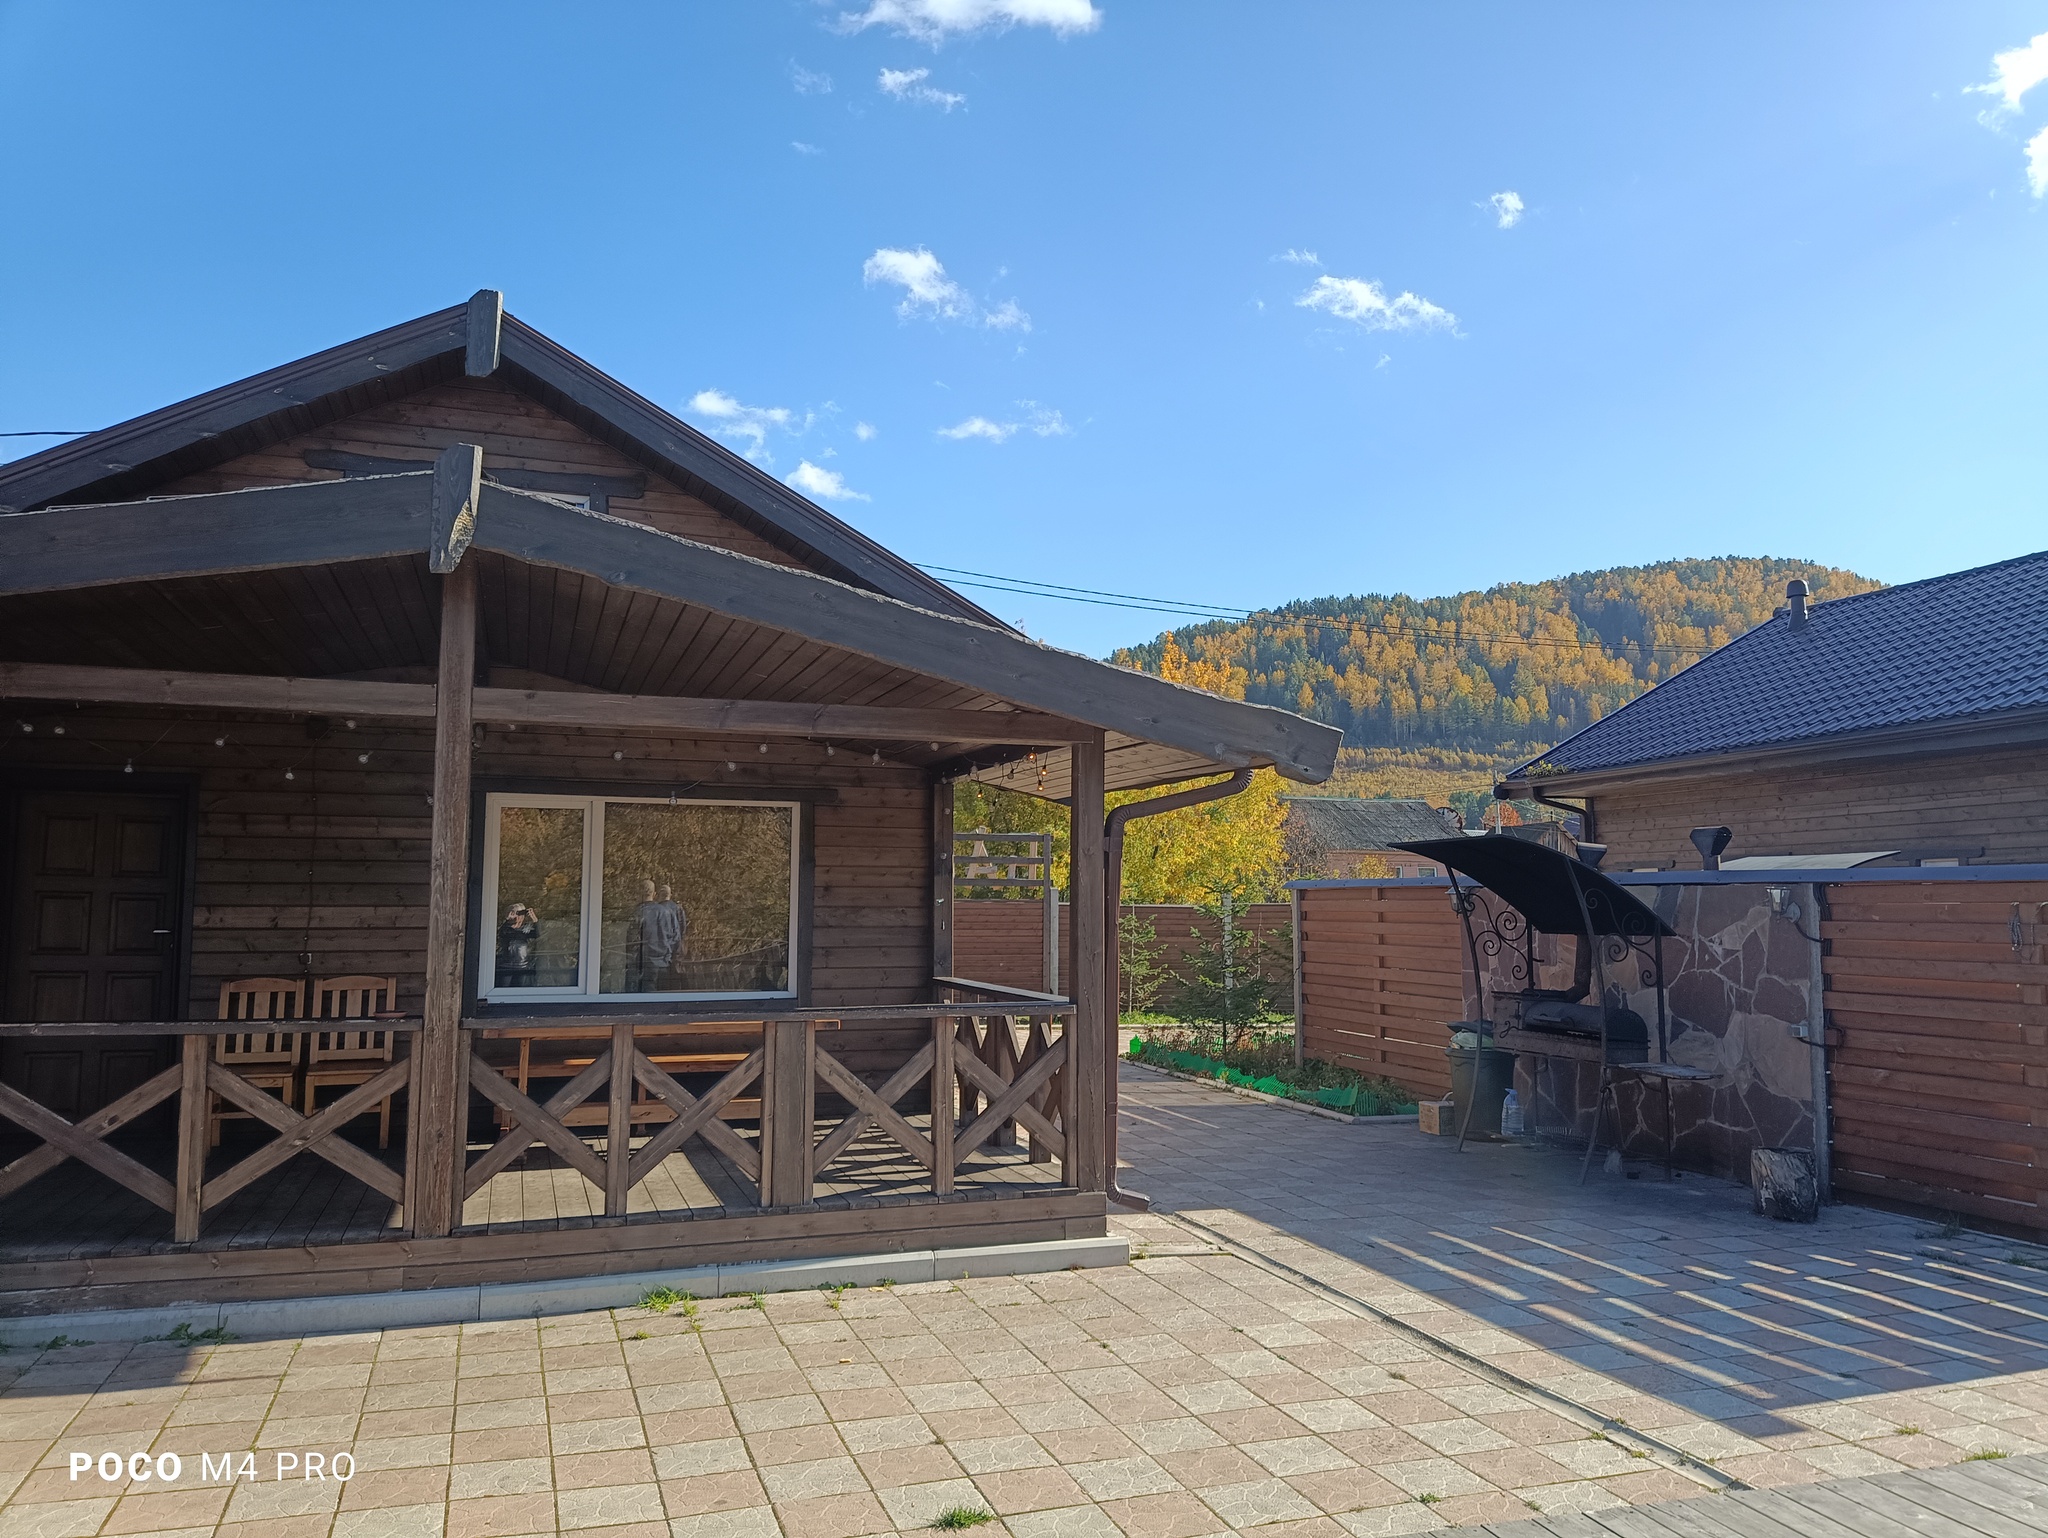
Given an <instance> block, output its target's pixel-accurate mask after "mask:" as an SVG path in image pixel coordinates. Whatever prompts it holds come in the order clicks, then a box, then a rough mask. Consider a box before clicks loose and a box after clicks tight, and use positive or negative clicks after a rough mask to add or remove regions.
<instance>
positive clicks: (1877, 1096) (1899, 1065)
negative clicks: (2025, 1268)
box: [1821, 881, 2048, 1230]
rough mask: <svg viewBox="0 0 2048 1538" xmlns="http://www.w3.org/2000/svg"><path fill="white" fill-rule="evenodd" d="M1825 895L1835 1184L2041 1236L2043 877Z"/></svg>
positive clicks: (1854, 888) (2046, 1217)
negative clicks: (2024, 1230)
mask: <svg viewBox="0 0 2048 1538" xmlns="http://www.w3.org/2000/svg"><path fill="white" fill-rule="evenodd" d="M1827 900H1828V911H1827V915H1826V918H1825V919H1824V921H1823V923H1822V925H1821V935H1822V938H1823V939H1824V940H1825V942H1826V954H1825V956H1824V958H1823V961H1822V966H1823V968H1824V970H1825V973H1826V977H1827V992H1826V1003H1827V1012H1828V1028H1829V1029H1828V1037H1829V1052H1828V1061H1829V1078H1830V1095H1829V1101H1830V1106H1831V1110H1832V1122H1833V1127H1832V1130H1833V1147H1834V1154H1833V1159H1834V1183H1835V1187H1836V1189H1837V1190H1838V1191H1842V1192H1851V1193H1855V1194H1857V1195H1862V1196H1866V1197H1875V1198H1877V1199H1879V1200H1881V1201H1887V1202H1891V1203H1896V1204H1903V1205H1907V1206H1911V1207H1914V1208H1918V1209H1921V1210H1926V1211H1932V1212H1937V1213H1961V1214H1964V1215H1966V1216H1969V1217H1974V1218H1990V1219H1993V1220H1995V1221H1997V1222H2000V1223H2004V1224H2010V1225H2014V1226H2017V1227H2020V1228H2025V1229H2030V1230H2040V1229H2044V1228H2048V1195H2044V1192H2048V1158H2044V1148H2048V969H2044V967H2043V964H2042V963H2043V955H2044V953H2043V949H2042V943H2041V940H2042V933H2041V922H2040V920H2041V918H2042V916H2043V904H2044V903H2048V882H2012V883H2004V882H2000V883H1990V882H1985V883H1978V882H1971V883H1969V884H1967V885H1964V884H1960V883H1957V884H1948V883H1935V882H1905V881H1902V882H1898V883H1893V882H1884V883H1868V884H1866V883H1862V882H1857V883H1855V884H1844V885H1839V886H1835V887H1831V888H1830V889H1829V890H1828V899H1827ZM2015 935H2017V939H2015Z"/></svg>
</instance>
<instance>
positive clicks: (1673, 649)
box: [919, 562, 1714, 657]
mask: <svg viewBox="0 0 2048 1538" xmlns="http://www.w3.org/2000/svg"><path fill="white" fill-rule="evenodd" d="M919 569H920V570H922V571H928V572H932V573H934V574H937V575H942V576H945V577H947V578H949V579H951V580H952V582H953V584H954V585H955V586H957V587H972V588H985V589H988V590H989V591H991V592H998V593H1016V594H1019V595H1020V596H1023V597H1027V598H1052V599H1057V600H1059V601H1060V602H1062V603H1086V604H1094V605H1097V606H1099V607H1102V608H1110V609H1137V610H1139V611H1141V612H1144V613H1148V614H1180V615H1185V616H1188V617H1190V618H1194V619H1202V620H1215V619H1220V620H1235V621H1238V622H1240V623H1243V622H1246V621H1250V620H1255V619H1260V620H1265V621H1267V622H1268V623H1271V624H1276V625H1285V624H1290V623H1292V624H1299V625H1302V626H1304V627H1307V626H1310V625H1313V626H1317V627H1319V628H1323V629H1331V630H1344V631H1347V632H1349V633H1351V634H1354V635H1382V636H1387V637H1390V638H1392V639H1396V640H1399V639H1404V638H1405V639H1409V640H1414V641H1418V642H1422V643H1427V642H1430V641H1440V642H1443V643H1444V644H1446V645H1456V644H1459V643H1461V642H1467V641H1474V642H1480V641H1499V642H1504V643H1510V644H1513V645H1516V646H1548V647H1555V648H1558V649H1560V650H1572V651H1597V652H1601V653H1603V654H1605V653H1607V652H1608V651H1609V650H1610V649H1611V650H1620V649H1622V648H1624V647H1626V648H1629V649H1631V650H1634V651H1637V652H1641V653H1644V654H1654V653H1658V652H1664V653H1669V654H1672V655H1675V656H1681V657H1704V656H1706V655H1708V654H1709V653H1710V652H1712V651H1713V650H1714V648H1713V647H1708V646H1646V645H1644V644H1643V643H1642V642H1640V641H1620V642H1617V643H1615V645H1614V647H1613V648H1609V647H1608V645H1607V644H1606V643H1604V642H1601V641H1567V640H1564V639H1562V638H1560V637H1557V636H1528V635H1520V634H1515V633H1509V632H1500V631H1480V630H1466V629H1464V628H1463V627H1462V626H1459V625H1457V623H1456V621H1451V622H1449V623H1450V624H1451V626H1452V627H1453V628H1452V630H1451V633H1449V634H1443V633H1432V632H1430V631H1427V630H1424V629H1423V628H1422V627H1420V626H1418V625H1386V624H1375V623H1373V622H1372V621H1370V620H1345V619H1322V618H1311V617H1308V616H1303V615H1291V614H1283V613H1282V612H1280V611H1279V610H1277V609H1241V608H1240V609H1233V608H1225V607H1223V606H1221V605H1218V604H1200V603H1195V602H1192V601H1187V600H1181V599H1174V598H1148V597H1144V596H1142V595H1140V594H1136V593H1117V592H1110V591H1107V590H1105V589H1102V588H1092V587H1067V586H1064V585H1063V584H1060V583H1057V582H1040V581H1037V580H1036V579H1035V578H1031V577H1012V576H1007V575H1005V574H1002V573H999V572H986V571H968V570H966V569H965V568H964V567H958V566H934V565H929V564H926V563H922V562H920V563H919ZM1437 623H1438V624H1443V623H1445V622H1444V621H1438V622H1437Z"/></svg>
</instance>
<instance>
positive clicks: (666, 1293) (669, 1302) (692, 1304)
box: [640, 1287, 697, 1315]
mask: <svg viewBox="0 0 2048 1538" xmlns="http://www.w3.org/2000/svg"><path fill="white" fill-rule="evenodd" d="M640 1306H641V1307H642V1308H644V1309H646V1310H647V1312H648V1313H650V1314H665V1313H667V1312H668V1311H669V1310H670V1309H672V1308H681V1309H682V1311H683V1313H684V1314H685V1315H689V1314H694V1313H696V1312H697V1299H696V1296H695V1294H693V1293H687V1292H677V1291H676V1290H675V1288H673V1287H650V1288H648V1289H647V1291H646V1292H644V1293H642V1294H641V1296H640Z"/></svg>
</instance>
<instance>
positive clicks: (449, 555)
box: [427, 443, 484, 576]
mask: <svg viewBox="0 0 2048 1538" xmlns="http://www.w3.org/2000/svg"><path fill="white" fill-rule="evenodd" d="M483 481H484V451H483V450H482V449H480V448H478V447H477V446H476V445H475V444H474V443H451V444H449V445H448V447H447V448H445V449H443V450H441V453H440V455H439V457H438V458H436V459H435V461H434V527H433V533H432V536H431V537H430V538H429V539H428V541H427V570H429V571H431V572H434V573H435V574H437V575H440V576H446V575H447V574H448V573H449V572H451V571H453V570H455V568H456V567H457V566H459V565H460V564H461V563H462V552H463V551H465V550H467V549H468V548H469V542H470V540H471V539H472V538H473V537H474V536H475V534H476V499H477V492H478V491H479V490H481V489H482V487H483Z"/></svg>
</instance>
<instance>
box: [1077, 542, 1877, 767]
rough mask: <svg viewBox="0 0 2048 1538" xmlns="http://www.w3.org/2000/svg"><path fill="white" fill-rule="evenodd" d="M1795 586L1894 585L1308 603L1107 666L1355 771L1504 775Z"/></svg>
mask: <svg viewBox="0 0 2048 1538" xmlns="http://www.w3.org/2000/svg"><path fill="white" fill-rule="evenodd" d="M1794 577H1800V578H1803V579H1805V581H1806V584H1807V586H1808V588H1809V589H1810V590H1811V592H1812V593H1813V596H1814V599H1815V601H1817V602H1825V601H1826V600H1828V599H1830V598H1841V597H1846V596H1848V595H1849V594H1852V593H1862V592H1867V591H1869V590H1870V589H1872V588H1874V587H1878V586H1880V585H1881V584H1879V583H1876V582H1873V581H1871V580H1869V579H1868V578H1866V577H1860V576H1858V575H1856V574H1855V573H1854V572H1850V571H1842V570H1838V569H1836V568H1833V567H1828V566H1819V565H1816V564H1814V563H1812V562H1810V561H1792V560H1778V559H1773V558H1769V557H1750V556H1724V557H1721V558H1719V559H1710V560H1677V561H1660V562H1657V563H1656V564H1654V565H1649V566H1617V567H1613V568H1610V569H1608V570H1605V571H1589V572H1576V573H1573V574H1572V575H1570V576H1565V577H1555V578H1552V579H1550V580H1549V581H1545V582H1533V583H1503V584H1501V585H1500V586H1498V587H1492V588H1488V589H1486V590H1485V591H1484V592H1470V593H1458V594H1454V595H1452V596H1449V597H1444V598H1410V597H1408V596H1406V595H1403V594H1397V595H1395V596H1392V597H1381V596H1379V595H1376V594H1375V595H1368V596H1363V597H1351V598H1316V599H1306V600H1302V601H1300V602H1296V603H1290V604H1287V605H1286V606H1284V607H1282V608H1279V609H1275V610H1272V611H1269V612H1264V613H1259V614H1255V615H1253V616H1251V617H1250V618H1249V619H1246V620H1241V621H1240V620H1218V621H1212V622H1209V623H1205V624H1199V625H1189V626H1185V627H1183V628H1181V629H1178V630H1172V631H1168V632H1166V633H1165V634H1163V635H1160V636H1159V637H1157V638H1156V639H1154V640H1152V641H1149V642H1146V643H1145V644H1143V645H1140V646H1132V647H1128V648H1125V649H1123V650H1120V651H1118V652H1117V653H1116V654H1115V656H1114V657H1113V659H1112V660H1114V661H1116V662H1119V663H1122V664H1124V665H1125V666H1127V667H1136V668H1141V669H1143V670H1144V671H1146V672H1149V673H1159V674H1163V675H1164V676H1166V677H1169V678H1177V679H1178V680H1180V681H1182V682H1185V683H1190V684H1195V685H1198V686H1200V687H1202V688H1207V689H1211V690H1214V691H1215V692H1217V693H1220V694H1226V695H1229V696H1231V697H1233V698H1237V699H1245V700H1251V701H1253V702H1255V703H1259V704H1268V705H1279V706H1282V707H1284V708H1286V709H1289V710H1296V711H1300V712H1301V713H1302V714H1303V715H1307V716H1312V717H1314V718H1315V719H1316V720H1319V721H1327V722H1330V723H1331V724H1332V725H1335V726H1339V727H1342V728H1343V730H1344V742H1345V747H1346V748H1347V749H1348V750H1351V752H1349V753H1347V759H1348V760H1351V761H1352V762H1353V763H1354V764H1355V763H1356V762H1357V759H1356V755H1358V754H1361V753H1362V754H1364V755H1366V756H1367V758H1368V759H1370V760H1385V759H1387V758H1388V757H1389V756H1392V757H1393V758H1395V759H1396V760H1398V759H1400V758H1408V759H1411V760H1416V761H1418V762H1423V763H1426V762H1428V761H1430V760H1432V759H1437V760H1444V761H1445V762H1446V767H1450V766H1451V765H1452V764H1453V763H1455V764H1457V765H1458V766H1459V767H1468V766H1469V767H1472V768H1476V767H1478V765H1477V764H1475V763H1472V762H1471V761H1472V760H1475V759H1476V760H1480V761H1483V762H1485V763H1488V764H1494V765H1500V766H1502V767H1505V766H1507V765H1508V764H1509V763H1510V762H1519V761H1521V760H1523V759H1527V758H1531V757H1534V756H1535V755H1536V754H1537V753H1539V752H1541V751H1542V750H1543V749H1544V748H1546V747H1548V746H1549V745H1550V744H1552V743H1554V742H1557V741H1559V740H1560V739H1562V738H1565V737H1569V736H1570V735H1571V734H1572V733H1574V732H1576V731H1579V730H1581V729H1582V728H1584V727H1586V726H1589V725H1591V724H1592V723H1593V722H1595V721H1597V720H1599V719H1601V718H1602V717H1603V716H1607V715H1610V714H1612V713H1613V712H1614V711H1615V710H1617V709H1619V708H1620V707H1621V706H1623V705H1625V704H1627V703H1628V702H1629V701H1630V700H1632V699H1634V698H1635V697H1636V696H1637V695H1639V694H1641V693H1642V692H1643V691H1644V690H1646V689H1648V688H1649V687H1650V686H1651V685H1653V684H1656V683H1658V682H1661V681H1662V680H1663V679H1666V678H1669V677H1670V676H1671V675H1672V674H1674V673H1676V672H1678V671H1680V670H1681V669H1683V668H1685V667H1688V666H1690V665H1691V664H1692V663H1694V662H1696V661H1698V660H1699V658H1701V657H1702V656H1704V655H1705V654H1706V653H1708V652H1710V651H1712V650H1714V649H1715V648H1717V647H1720V646H1724V645H1726V644H1727V643H1728V642H1729V641H1732V640H1734V639H1735V638H1736V637H1737V636H1739V635H1741V634H1743V632H1745V631H1747V630H1749V629H1751V628H1753V627H1755V626H1757V625H1759V624H1762V623H1763V622H1764V621H1765V620H1767V619H1769V618H1770V617H1771V615H1772V614H1773V613H1774V612H1775V611H1776V610H1777V609H1778V608H1779V607H1780V606H1782V605H1783V603H1784V602H1785V584H1786V583H1787V582H1789V581H1791V580H1792V579H1793V578H1794Z"/></svg>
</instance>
